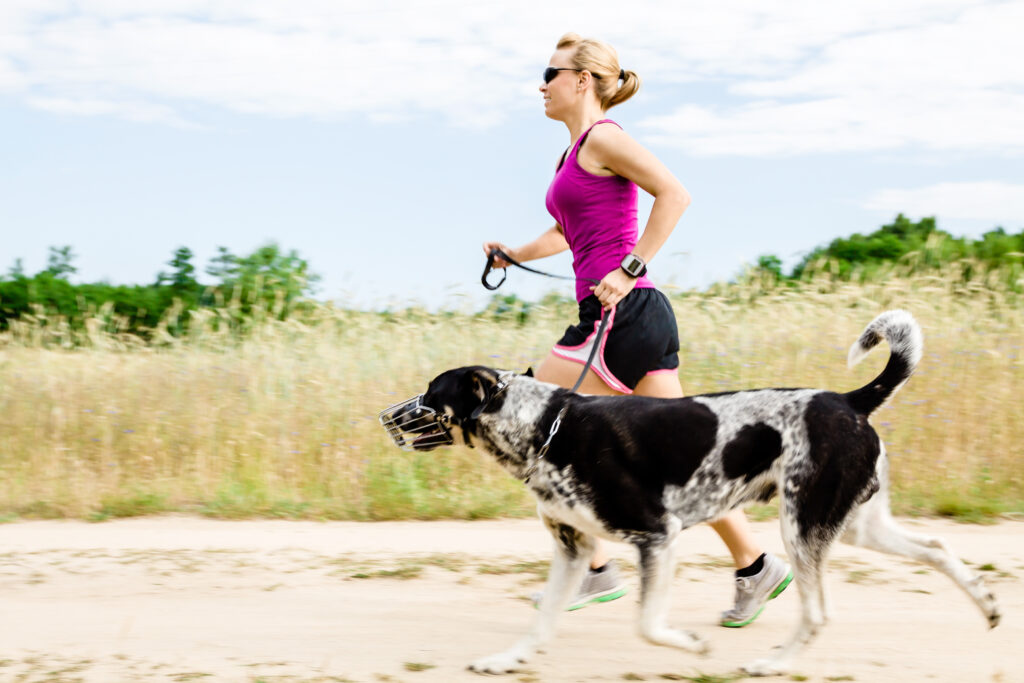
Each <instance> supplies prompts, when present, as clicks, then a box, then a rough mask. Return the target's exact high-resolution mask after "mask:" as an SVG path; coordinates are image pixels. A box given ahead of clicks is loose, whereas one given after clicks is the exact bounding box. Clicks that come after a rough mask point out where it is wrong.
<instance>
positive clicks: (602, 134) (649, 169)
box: [585, 125, 690, 308]
mask: <svg viewBox="0 0 1024 683" xmlns="http://www.w3.org/2000/svg"><path fill="white" fill-rule="evenodd" d="M585 149H586V154H585V156H586V157H587V158H586V159H585V162H586V163H587V165H588V166H589V165H591V164H594V165H596V166H597V167H599V168H600V169H602V170H606V171H608V172H611V173H614V174H615V175H620V176H622V177H624V178H628V179H629V180H632V181H633V182H634V183H636V184H637V185H638V186H639V187H641V188H643V189H644V190H645V191H646V192H648V193H649V194H650V195H651V196H653V197H654V206H653V207H651V215H650V217H649V218H648V219H647V226H646V227H645V228H644V231H643V233H642V234H641V235H640V239H639V240H638V241H637V243H636V247H635V248H634V249H633V253H634V254H636V255H637V256H639V257H640V258H642V259H643V260H644V262H645V263H650V262H651V259H653V258H654V257H655V255H656V254H657V253H658V250H659V249H661V247H662V246H663V245H664V244H665V241H666V240H667V239H668V237H669V235H671V234H672V230H673V229H675V227H676V223H678V222H679V219H680V218H681V217H682V215H683V212H684V211H685V210H686V207H687V206H689V205H690V194H689V193H688V192H687V191H686V188H684V187H683V185H682V183H680V182H679V181H678V180H677V179H676V177H675V176H673V175H672V173H671V171H669V170H668V169H667V168H666V167H665V165H664V164H663V163H661V162H660V161H658V158H657V157H656V156H654V155H653V154H652V153H651V152H650V151H648V150H647V149H645V148H644V147H643V146H642V145H641V144H640V143H638V142H637V141H636V140H634V139H633V138H631V137H630V136H629V135H628V134H626V132H625V131H623V130H622V129H620V128H618V127H617V126H611V125H608V126H598V127H596V128H594V130H592V131H591V132H590V135H588V136H587V144H586V146H585ZM634 285H636V280H634V279H633V278H631V277H630V276H629V275H627V274H626V273H625V272H623V271H622V269H620V268H616V269H615V270H614V271H612V272H611V273H609V274H608V275H607V276H605V278H604V279H603V280H602V281H601V284H600V285H597V286H596V287H595V288H594V294H596V295H597V298H598V299H600V301H601V303H602V305H604V306H605V307H606V308H608V307H611V306H614V305H615V304H617V303H618V302H619V301H621V300H622V298H623V297H625V296H626V295H627V294H629V292H630V291H631V290H632V289H633V287H634Z"/></svg>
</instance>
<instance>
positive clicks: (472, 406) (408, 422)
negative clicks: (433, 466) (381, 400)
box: [380, 365, 533, 451]
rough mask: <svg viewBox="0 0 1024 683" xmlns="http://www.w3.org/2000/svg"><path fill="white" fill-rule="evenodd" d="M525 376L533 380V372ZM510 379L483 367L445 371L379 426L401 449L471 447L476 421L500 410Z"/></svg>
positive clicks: (393, 408) (382, 416) (390, 410)
mask: <svg viewBox="0 0 1024 683" xmlns="http://www.w3.org/2000/svg"><path fill="white" fill-rule="evenodd" d="M526 375H527V376H531V377H532V376H533V372H532V370H527V371H526ZM512 376H513V373H510V372H503V371H500V370H495V369H493V368H488V367H484V366H482V365H473V366H468V367H463V368H456V369H454V370H448V371H446V372H443V373H441V374H440V375H438V376H437V377H435V378H434V379H433V380H431V381H430V384H429V385H428V386H427V391H426V392H425V393H423V394H420V395H419V396H414V397H413V398H411V399H409V400H408V401H404V402H403V403H399V404H397V405H394V406H391V407H390V408H388V409H387V410H385V411H384V412H382V413H381V414H380V421H381V424H383V425H384V427H385V429H387V430H388V433H389V434H390V435H391V438H392V439H393V440H394V442H395V443H396V444H397V445H398V446H399V447H401V448H405V449H412V450H417V451H429V450H433V449H434V448H437V447H438V446H449V445H452V444H464V445H466V446H469V447H470V448H472V447H473V440H472V437H473V436H474V435H475V434H476V422H477V420H478V419H479V417H480V416H481V415H482V414H484V413H485V412H488V411H493V410H497V409H498V408H500V406H501V402H500V399H499V397H500V395H501V393H502V392H503V391H504V390H505V387H506V386H507V385H508V381H509V380H510V379H511V377H512Z"/></svg>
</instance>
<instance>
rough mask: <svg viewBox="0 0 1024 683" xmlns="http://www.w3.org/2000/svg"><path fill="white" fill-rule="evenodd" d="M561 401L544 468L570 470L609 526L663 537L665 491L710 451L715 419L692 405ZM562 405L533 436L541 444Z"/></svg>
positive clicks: (687, 475)
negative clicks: (562, 414)
mask: <svg viewBox="0 0 1024 683" xmlns="http://www.w3.org/2000/svg"><path fill="white" fill-rule="evenodd" d="M564 395H568V392H565V393H564ZM567 398H568V400H569V401H570V404H569V411H568V413H567V414H566V417H565V419H564V420H562V427H561V429H560V430H559V431H558V433H557V434H556V435H555V438H554V439H552V441H551V446H550V450H549V451H548V455H547V460H548V462H550V463H551V464H552V465H555V466H556V467H559V468H562V467H565V466H567V465H572V468H573V471H574V473H575V476H576V478H577V479H578V481H581V482H586V484H587V486H588V488H589V490H590V492H591V493H592V495H593V500H592V501H590V503H591V505H593V507H594V510H595V512H596V513H597V516H598V518H599V519H601V520H602V521H603V522H605V524H607V525H608V527H609V528H612V529H628V530H632V531H639V532H661V531H663V526H664V523H665V508H664V505H663V504H662V494H663V492H664V490H665V487H666V486H682V485H684V484H685V483H686V482H687V481H689V479H690V477H692V476H693V473H694V472H695V471H696V470H697V468H698V467H699V466H700V464H701V462H703V461H704V458H705V457H707V455H708V453H710V452H711V450H712V449H713V448H714V445H715V437H716V434H717V430H718V418H717V417H716V416H715V414H714V413H713V412H712V411H711V409H710V408H708V407H707V406H705V405H702V404H700V403H698V402H696V401H693V400H691V399H674V400H669V401H667V400H665V399H657V398H649V397H644V396H631V397H630V398H629V399H628V400H626V401H623V400H622V399H621V397H607V396H578V395H568V396H567ZM560 405H561V401H560V400H553V401H552V402H551V404H550V406H549V409H548V411H547V412H548V414H546V415H545V419H544V421H543V422H542V425H541V429H539V430H538V432H539V433H538V436H537V438H538V440H539V441H540V442H543V440H544V439H546V438H547V427H548V426H549V425H550V421H551V420H553V419H554V414H553V413H555V412H557V410H558V408H559V407H560Z"/></svg>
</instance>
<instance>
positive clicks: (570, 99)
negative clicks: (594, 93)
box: [540, 48, 582, 121]
mask: <svg viewBox="0 0 1024 683" xmlns="http://www.w3.org/2000/svg"><path fill="white" fill-rule="evenodd" d="M548 66H549V67H554V68H556V69H571V68H572V51H571V50H570V49H568V48H566V49H563V50H557V51H555V54H553V55H551V60H550V61H549V62H548ZM579 75H580V72H578V71H559V72H558V75H556V76H555V77H554V78H552V79H551V82H550V83H541V86H540V92H541V94H543V95H544V113H545V114H546V115H547V117H548V118H550V119H555V120H557V121H561V120H563V118H564V116H565V114H566V113H567V112H568V111H570V110H571V109H572V107H573V106H574V104H575V103H576V102H577V101H579V99H580V96H581V95H582V93H581V92H580V91H579V90H578V89H577V84H578V83H579Z"/></svg>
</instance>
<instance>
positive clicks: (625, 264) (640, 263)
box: [619, 254, 647, 278]
mask: <svg viewBox="0 0 1024 683" xmlns="http://www.w3.org/2000/svg"><path fill="white" fill-rule="evenodd" d="M619 267H620V268H622V269H623V270H624V271H626V275H628V276H630V277H634V278H635V277H642V276H643V275H645V274H646V273H647V264H646V263H644V260H643V259H642V258H640V257H639V256H637V255H636V254H627V255H626V258H624V259H622V263H620V264H619Z"/></svg>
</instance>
